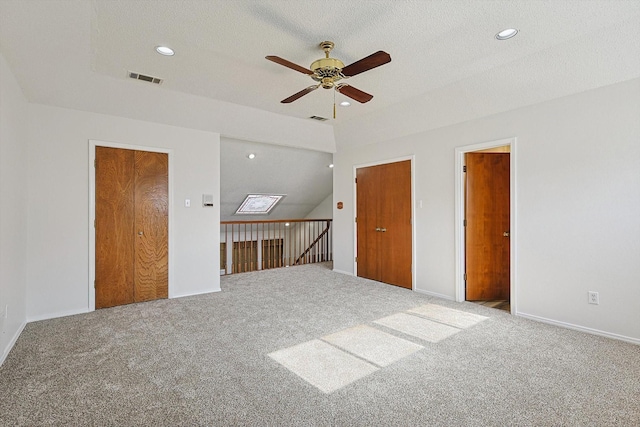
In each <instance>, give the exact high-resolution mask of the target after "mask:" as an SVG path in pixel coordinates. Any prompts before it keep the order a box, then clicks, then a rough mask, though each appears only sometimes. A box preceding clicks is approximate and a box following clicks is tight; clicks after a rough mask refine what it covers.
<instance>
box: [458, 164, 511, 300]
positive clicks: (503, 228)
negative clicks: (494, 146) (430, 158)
mask: <svg viewBox="0 0 640 427" xmlns="http://www.w3.org/2000/svg"><path fill="white" fill-rule="evenodd" d="M465 163H466V174H465V176H466V190H465V193H466V197H465V198H466V203H465V217H466V227H465V247H466V254H465V264H466V265H465V272H466V299H467V300H469V301H487V300H505V299H506V300H508V299H509V282H510V259H509V246H510V245H509V234H510V230H509V226H510V218H509V207H510V203H509V175H510V174H509V154H508V153H467V154H466V156H465Z"/></svg>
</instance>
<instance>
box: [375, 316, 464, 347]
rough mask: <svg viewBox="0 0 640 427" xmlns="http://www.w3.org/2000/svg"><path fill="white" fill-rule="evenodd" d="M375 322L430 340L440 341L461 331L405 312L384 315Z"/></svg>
mask: <svg viewBox="0 0 640 427" xmlns="http://www.w3.org/2000/svg"><path fill="white" fill-rule="evenodd" d="M373 323H377V324H378V325H382V326H386V327H387V328H391V329H394V330H396V331H399V332H402V333H403V334H407V335H411V336H412V337H416V338H420V339H421V340H425V341H429V342H438V341H440V340H443V339H445V338H448V337H450V336H451V335H454V334H457V333H458V332H460V331H461V330H460V329H457V328H454V327H451V326H447V325H443V324H442V323H438V322H433V321H431V320H428V319H423V318H421V317H417V316H412V315H410V314H405V313H398V314H394V315H391V316H388V317H383V318H382V319H379V320H376V321H374V322H373Z"/></svg>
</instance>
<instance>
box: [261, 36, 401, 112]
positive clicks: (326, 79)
mask: <svg viewBox="0 0 640 427" xmlns="http://www.w3.org/2000/svg"><path fill="white" fill-rule="evenodd" d="M334 46H335V45H334V43H333V42H330V41H324V42H322V43H320V47H321V48H322V50H324V53H325V57H324V58H321V59H318V60H317V61H314V62H313V63H312V64H311V66H310V67H309V68H304V67H301V66H300V65H298V64H294V63H293V62H290V61H287V60H286V59H283V58H280V57H279V56H273V55H270V56H267V57H266V59H268V60H269V61H273V62H275V63H276V64H280V65H284V66H285V67H288V68H291V69H292V70H295V71H298V72H300V73H303V74H307V75H309V76H310V77H311V78H312V79H313V80H315V81H316V82H318V84H315V85H312V86H309V87H307V88H304V89H302V90H301V91H300V92H298V93H295V94H293V95H291V96H290V97H288V98H285V99H283V100H282V101H280V102H282V103H284V104H288V103H290V102H293V101H295V100H296V99H298V98H301V97H303V96H304V95H306V94H308V93H310V92H313V91H314V90H316V89H318V88H319V87H320V86H322V87H323V88H325V89H331V88H334V89H335V90H336V91H338V92H340V93H341V94H343V95H346V96H348V97H349V98H351V99H353V100H356V101H358V102H360V103H365V102H369V101H371V98H373V95H370V94H368V93H366V92H363V91H361V90H360V89H356V88H355V87H353V86H351V85H348V84H346V83H337V82H338V81H340V80H342V79H347V78H349V77H353V76H355V75H357V74H360V73H364V72H365V71H368V70H371V69H372V68H376V67H379V66H381V65H384V64H386V63H387V62H391V56H390V55H389V54H388V53H387V52H383V51H381V50H379V51H377V52H376V53H373V54H371V55H369V56H367V57H366V58H362V59H361V60H359V61H356V62H354V63H353V64H350V65H347V66H346V67H345V65H344V63H343V62H342V61H340V60H339V59H336V58H331V57H330V56H329V53H330V52H331V50H332V49H333V47H334Z"/></svg>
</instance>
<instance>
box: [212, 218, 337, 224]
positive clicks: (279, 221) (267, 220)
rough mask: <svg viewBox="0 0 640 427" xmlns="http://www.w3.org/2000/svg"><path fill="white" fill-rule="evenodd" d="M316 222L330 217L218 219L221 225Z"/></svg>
mask: <svg viewBox="0 0 640 427" xmlns="http://www.w3.org/2000/svg"><path fill="white" fill-rule="evenodd" d="M311 221H313V222H316V221H329V222H331V221H332V219H331V218H329V219H322V218H321V219H274V220H269V219H260V220H255V221H254V220H247V221H220V224H221V225H225V224H249V223H251V224H265V223H268V222H275V223H280V224H282V223H286V222H311Z"/></svg>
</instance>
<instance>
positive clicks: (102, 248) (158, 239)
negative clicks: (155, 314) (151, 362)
mask: <svg viewBox="0 0 640 427" xmlns="http://www.w3.org/2000/svg"><path fill="white" fill-rule="evenodd" d="M94 168H95V222H94V227H95V280H94V288H95V308H106V307H113V306H117V305H123V304H130V303H133V302H142V301H150V300H154V299H160V298H167V297H168V288H169V252H168V247H169V239H168V234H169V230H168V228H169V227H168V224H169V205H168V204H169V159H168V155H167V154H166V153H157V152H149V151H141V150H130V149H123V148H113V147H100V146H98V147H96V148H95V162H94Z"/></svg>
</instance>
